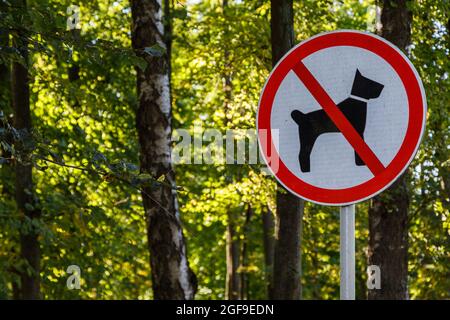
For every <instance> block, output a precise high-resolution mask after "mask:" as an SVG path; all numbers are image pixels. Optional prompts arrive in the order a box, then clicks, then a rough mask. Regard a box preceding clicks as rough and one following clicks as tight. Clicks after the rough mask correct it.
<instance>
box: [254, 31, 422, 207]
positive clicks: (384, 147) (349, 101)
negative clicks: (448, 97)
mask: <svg viewBox="0 0 450 320" xmlns="http://www.w3.org/2000/svg"><path fill="white" fill-rule="evenodd" d="M425 114H426V102H425V93H424V90H423V86H422V83H421V81H420V78H419V77H418V74H417V72H416V70H415V69H414V67H413V66H412V64H411V63H410V62H409V60H408V59H407V58H406V57H405V56H404V55H403V54H402V53H401V52H400V50H398V49H397V48H396V47H394V46H393V45H392V44H390V43H389V42H387V41H386V40H384V39H382V38H380V37H377V36H375V35H372V34H368V33H362V32H357V31H338V32H331V33H325V34H321V35H319V36H316V37H314V38H312V39H309V40H307V41H305V42H303V43H301V44H299V45H298V46H296V47H295V48H293V49H292V50H291V51H290V52H289V53H288V54H286V56H285V57H283V58H282V59H281V60H280V62H279V64H278V65H277V66H276V67H275V68H274V70H273V71H272V73H271V75H270V77H269V79H268V81H267V83H266V86H265V88H264V90H263V94H262V96H261V100H260V105H259V110H258V129H271V130H278V132H279V140H278V141H277V140H276V139H274V140H272V141H273V143H274V147H273V148H274V150H267V148H264V146H261V149H262V153H263V155H264V156H265V158H266V159H268V158H270V156H272V157H273V154H272V152H273V151H275V153H276V154H277V155H278V157H279V162H280V168H279V169H278V170H277V172H273V173H274V175H275V176H276V177H277V179H278V180H279V181H280V182H281V183H282V184H283V185H284V186H285V187H286V188H287V189H289V190H291V191H292V192H293V193H295V194H297V195H299V196H300V197H303V198H305V199H307V200H311V201H314V202H318V203H322V204H335V205H342V204H350V203H355V202H358V201H362V200H364V199H367V198H370V197H371V196H373V195H374V194H376V193H378V192H380V191H382V190H383V189H385V188H386V187H388V186H389V185H390V184H391V183H392V182H393V181H394V180H395V179H396V178H397V177H398V176H399V175H400V174H401V173H402V172H403V171H404V170H405V169H406V167H407V166H408V164H409V163H410V161H411V160H412V158H413V156H414V154H415V152H416V151H417V148H418V146H419V142H420V138H421V136H422V133H423V130H424V125H425Z"/></svg>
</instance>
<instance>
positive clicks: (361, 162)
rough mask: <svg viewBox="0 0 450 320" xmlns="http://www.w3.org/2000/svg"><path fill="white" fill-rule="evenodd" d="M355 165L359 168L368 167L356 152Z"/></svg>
mask: <svg viewBox="0 0 450 320" xmlns="http://www.w3.org/2000/svg"><path fill="white" fill-rule="evenodd" d="M355 163H356V165H357V166H365V165H366V164H365V163H364V161H363V160H362V159H361V157H360V156H359V155H358V153H356V151H355Z"/></svg>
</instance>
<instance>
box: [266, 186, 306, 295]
mask: <svg viewBox="0 0 450 320" xmlns="http://www.w3.org/2000/svg"><path fill="white" fill-rule="evenodd" d="M303 208H304V201H303V200H301V199H299V198H297V197H294V196H292V195H291V194H288V193H284V194H283V193H281V192H279V193H278V194H277V216H276V224H275V227H276V230H275V234H276V242H275V256H274V267H273V282H272V288H273V292H272V298H273V299H283V300H296V299H300V298H301V284H300V274H301V247H300V239H301V231H302V215H303V214H302V213H303Z"/></svg>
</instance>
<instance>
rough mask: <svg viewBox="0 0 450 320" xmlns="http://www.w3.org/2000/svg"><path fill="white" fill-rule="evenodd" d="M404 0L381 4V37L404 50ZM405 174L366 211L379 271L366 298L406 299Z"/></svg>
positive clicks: (407, 17) (407, 34) (407, 15)
mask: <svg viewBox="0 0 450 320" xmlns="http://www.w3.org/2000/svg"><path fill="white" fill-rule="evenodd" d="M408 3H410V1H407V0H399V1H395V3H394V1H390V0H384V1H383V8H382V13H381V23H382V29H381V30H380V31H381V32H380V33H381V36H382V37H384V38H385V39H387V40H389V41H391V42H392V43H394V44H395V45H396V46H397V47H399V48H400V49H402V50H405V49H406V47H407V46H408V45H409V43H410V38H411V21H412V14H411V12H410V10H408ZM409 202H410V195H409V189H408V173H405V174H403V175H402V176H401V177H400V178H399V179H398V180H397V181H396V182H395V183H394V184H393V185H392V186H391V187H390V188H389V189H388V190H387V191H385V192H383V193H382V194H380V195H379V196H377V197H375V198H374V199H372V201H371V205H370V208H369V250H368V260H369V261H368V263H369V265H377V266H379V267H380V272H381V289H372V290H369V291H368V298H369V299H372V300H376V299H396V300H405V299H408V279H407V278H408V210H409Z"/></svg>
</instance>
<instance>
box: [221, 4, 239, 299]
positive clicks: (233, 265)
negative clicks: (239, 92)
mask: <svg viewBox="0 0 450 320" xmlns="http://www.w3.org/2000/svg"><path fill="white" fill-rule="evenodd" d="M227 7H228V0H223V1H222V11H223V15H224V17H225V19H227V16H226V12H227ZM224 27H225V33H228V32H229V30H228V25H226V26H224ZM223 61H224V68H223V74H222V79H223V93H224V103H223V109H224V111H225V115H227V114H228V112H230V110H229V107H230V103H231V100H232V86H233V82H232V80H231V74H230V67H231V63H230V52H229V51H228V49H227V48H226V47H225V50H224V52H223ZM224 125H225V128H227V129H228V128H229V125H230V123H229V121H228V118H227V117H226V116H225V119H224ZM233 179H234V178H233ZM227 219H228V220H227V234H226V237H227V243H226V251H227V252H226V255H227V261H226V262H227V274H226V284H225V297H226V299H228V300H239V299H240V298H241V294H242V286H243V285H244V284H243V283H242V278H241V276H240V274H239V272H238V269H239V266H240V264H241V260H240V259H241V257H240V255H241V243H240V241H239V236H238V234H237V232H236V224H237V223H238V221H239V219H238V217H236V216H235V214H233V213H232V212H228V217H227Z"/></svg>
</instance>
